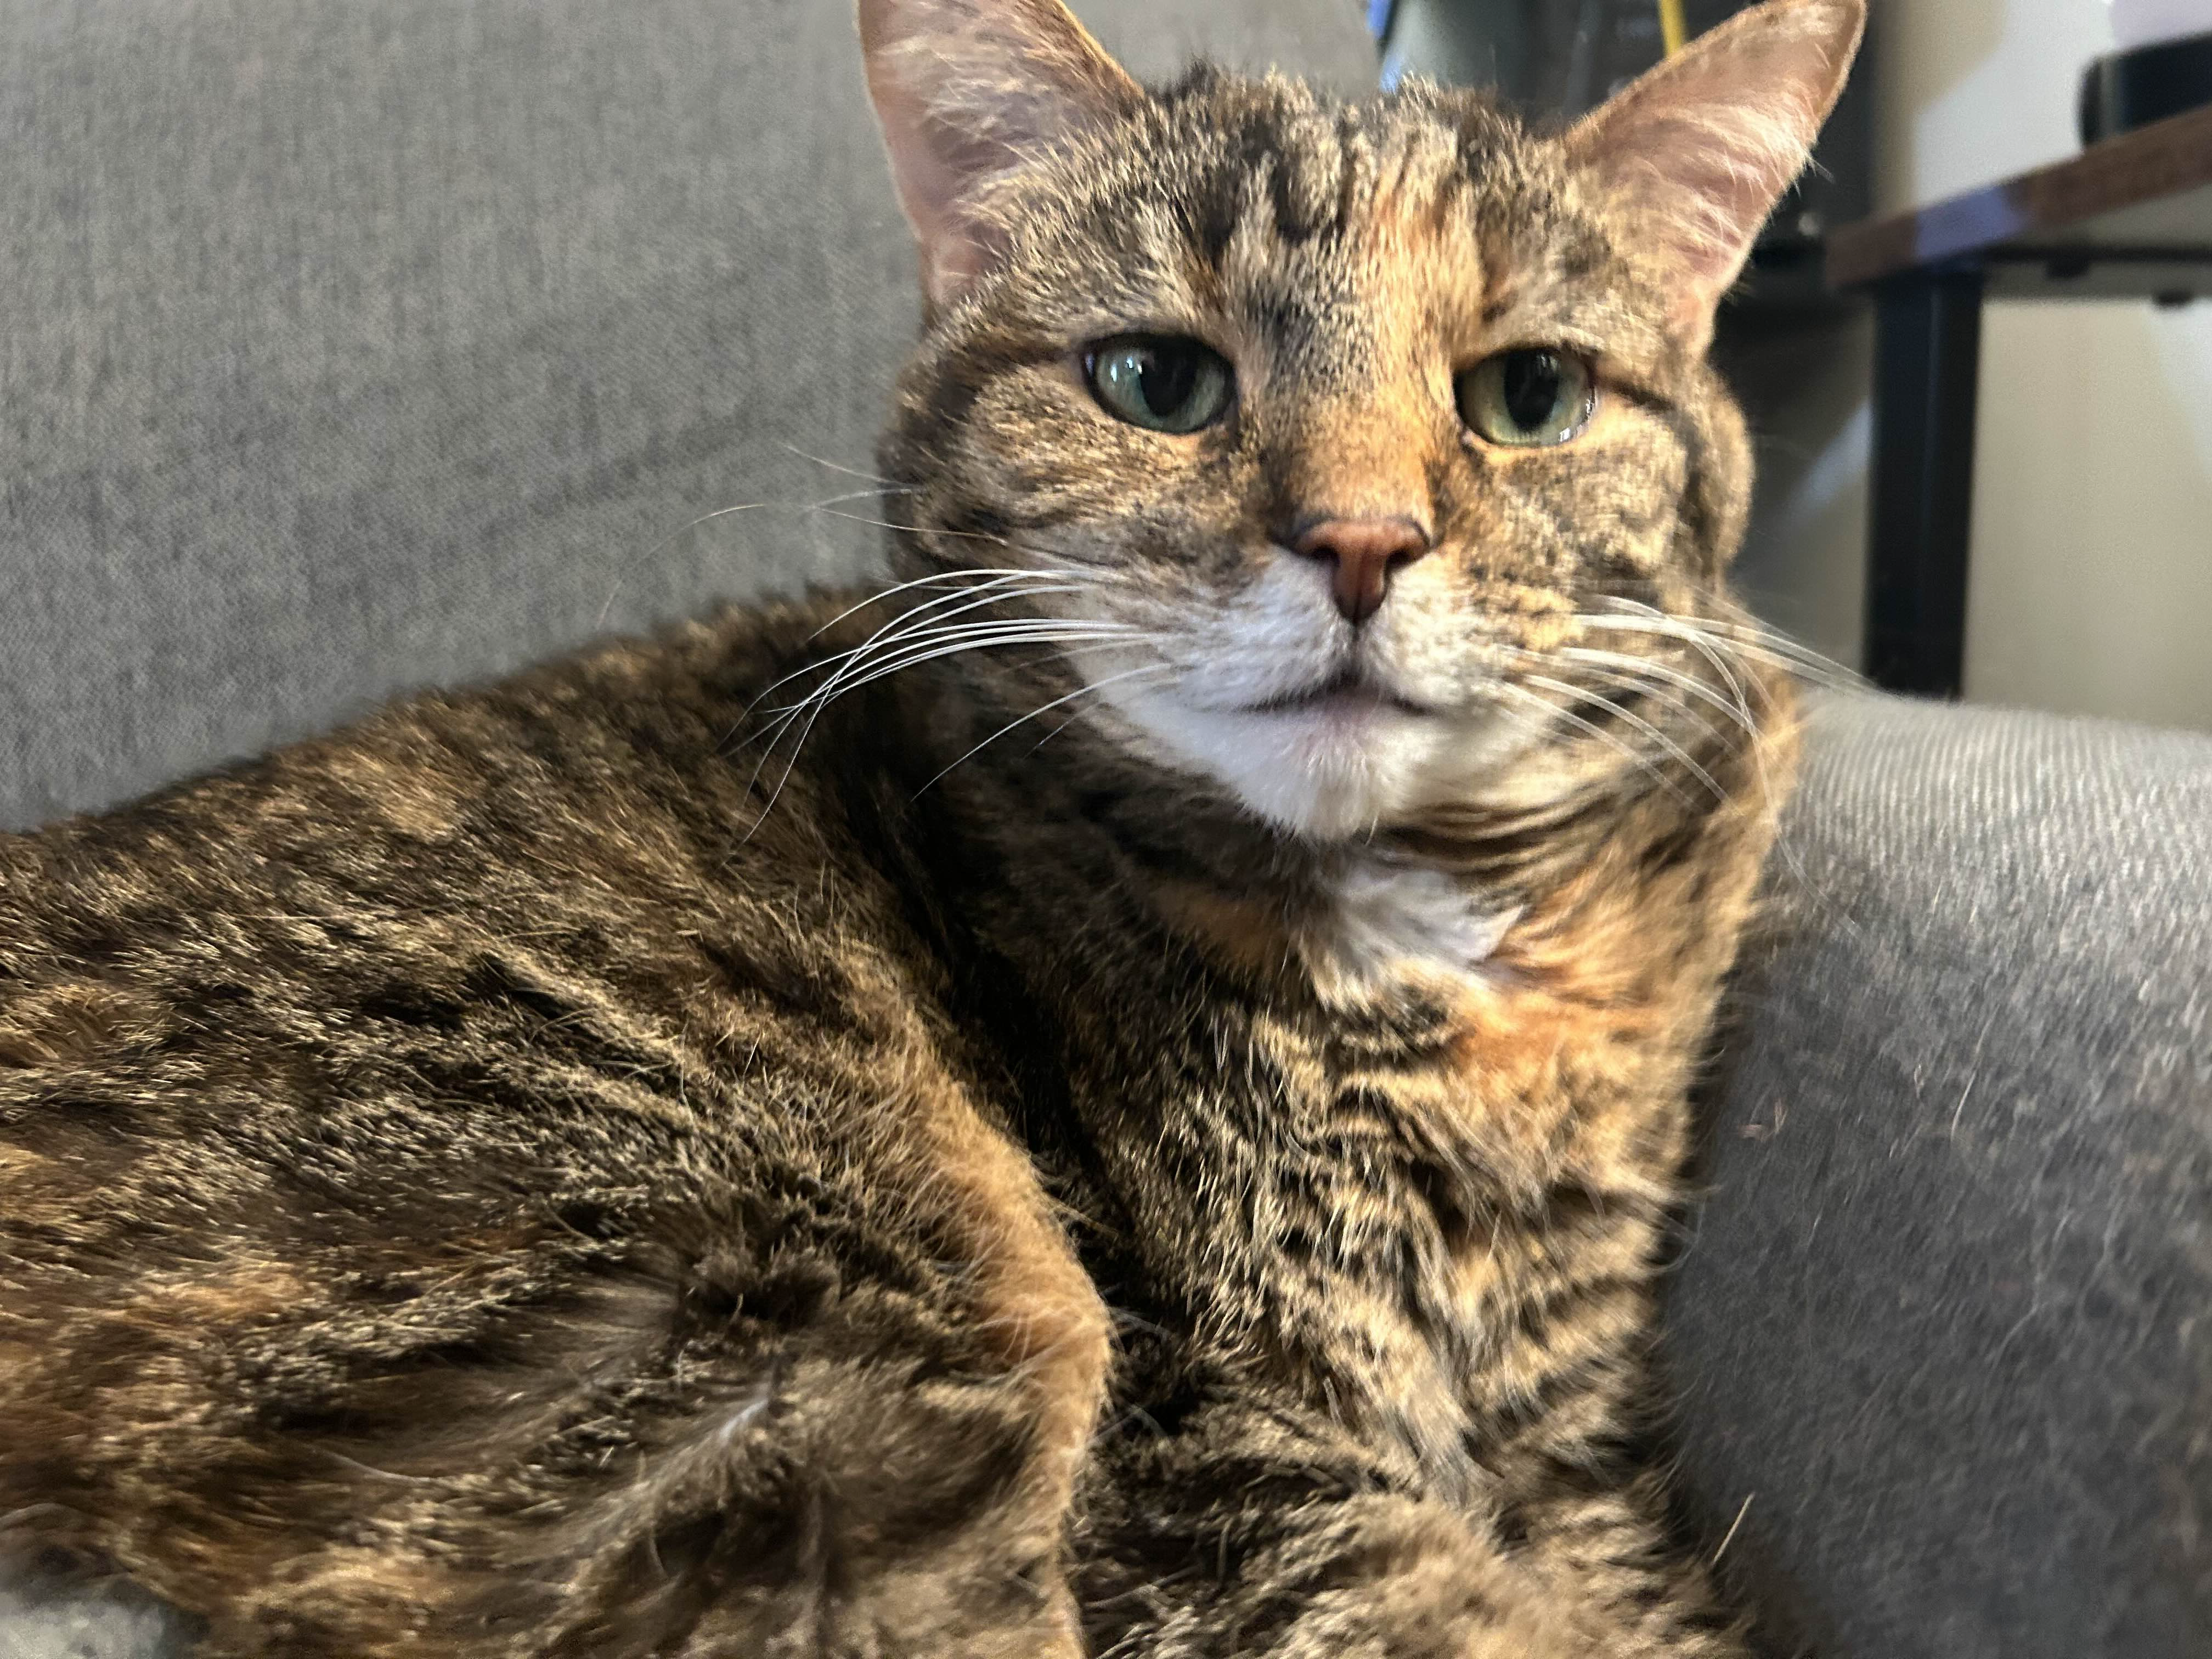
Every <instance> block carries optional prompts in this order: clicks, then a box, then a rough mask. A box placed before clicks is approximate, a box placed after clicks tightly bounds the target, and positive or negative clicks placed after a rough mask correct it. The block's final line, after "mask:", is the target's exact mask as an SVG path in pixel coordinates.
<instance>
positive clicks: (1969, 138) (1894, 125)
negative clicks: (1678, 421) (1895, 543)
mask: <svg viewBox="0 0 2212 1659" xmlns="http://www.w3.org/2000/svg"><path fill="white" fill-rule="evenodd" d="M1873 4H1874V16H1873V20H1872V23H1871V27H1870V31H1869V38H1868V42H1867V46H1866V49H1865V52H1864V53H1863V56H1862V58H1861V59H1860V64H1859V68H1858V70H1857V75H1856V76H1855V78H1854V82H1853V86H1852V88H1851V91H1850V94H1849V95H1848V100H1847V102H1846V104H1845V106H1844V107H1843V108H1842V109H1840V110H1839V111H1838V114H1837V118H1836V119H1835V121H1834V122H1833V123H1832V125H1831V127H1830V129H1829V131H1828V133H1827V134H1826V137H1824V139H1823V142H1822V146H1821V149H1820V153H1819V155H1818V158H1817V159H1818V161H1819V162H1820V166H1821V167H1822V168H1823V169H1824V172H1825V174H1826V176H1825V177H1824V178H1817V179H1814V181H1812V184H1811V186H1810V191H1809V197H1808V198H1804V199H1801V200H1800V201H1799V202H1798V203H1796V204H1793V206H1792V208H1790V209H1785V210H1784V213H1783V214H1782V215H1780V216H1778V219H1777V222H1776V225H1775V226H1774V227H1773V228H1772V229H1771V231H1770V234H1769V235H1768V237H1767V239H1766V240H1765V244H1764V245H1763V246H1762V248H1761V251H1760V255H1759V263H1758V265H1757V267H1756V268H1755V269H1754V270H1753V277H1752V280H1751V282H1750V283H1748V284H1747V288H1746V290H1745V292H1744V294H1743V295H1741V296H1740V298H1739V301H1738V302H1737V303H1736V304H1735V306H1734V307H1732V308H1731V309H1730V311H1729V313H1727V316H1726V319H1725V321H1724V324H1723V331H1722V336H1721V340H1720V343H1719V346H1718V348H1717V349H1718V352H1719V355H1720V358H1721V361H1722V362H1723V365H1724V367H1725V368H1726V369H1727V371H1728V373H1729V375H1730V377H1731V379H1732V380H1734V382H1735V385H1736V386H1737V388H1738V390H1739V391H1740V392H1741V394H1742V396H1743V398H1744V399H1745V402H1746V404H1747V407H1748V409H1749V410H1750V412H1751V414H1752V417H1753V423H1754V426H1755V428H1756V430H1757V433H1758V436H1759V456H1760V463H1761V470H1762V477H1761V490H1760V497H1759V513H1758V517H1757V520H1756V522H1755V524H1754V526H1753V532H1752V534H1751V538H1750V541H1749V543H1748V544H1747V547H1746V550H1745V553H1744V557H1743V562H1742V564H1741V568H1740V571H1741V574H1740V580H1741V585H1742V586H1744V587H1745V589H1746V590H1747V593H1748V595H1749V597H1750V598H1751V599H1753V602H1754V604H1756V605H1757V606H1758V607H1759V610H1760V611H1762V612H1763V613H1764V614H1765V616H1766V617H1768V619H1769V620H1771V621H1772V622H1774V623H1778V624H1779V625H1781V626H1783V627H1784V628H1786V629H1789V630H1790V632H1792V633H1794V634H1796V635H1798V636H1799V637H1800V638H1802V639H1803V640H1805V641H1807V642H1808V643H1809V644H1812V645H1814V646H1816V647H1819V648H1820V650H1821V651H1823V652H1825V653H1827V654H1828V655H1830V656H1832V657H1834V658H1836V659H1838V660H1839V661H1843V662H1846V663H1855V661H1856V659H1857V653H1858V649H1859V645H1858V641H1859V635H1860V623H1861V613H1862V608H1863V603H1864V597H1865V595H1864V587H1865V568H1866V535H1867V530H1866V518H1867V506H1868V490H1867V471H1868V460H1869V453H1870V445H1871V441H1872V428H1873V422H1872V415H1871V404H1870V390H1871V371H1872V365H1873V362H1874V350H1875V342H1874V325H1873V319H1872V313H1871V307H1870V306H1869V304H1868V303H1867V302H1866V301H1863V300H1861V299H1853V298H1838V297H1836V296H1832V295H1825V294H1823V292H1822V284H1821V283H1820V281H1819V279H1818V267H1819V259H1818V255H1817V250H1816V249H1815V248H1814V247H1813V246H1811V245H1812V244H1814V243H1816V242H1817V241H1818V240H1820V238H1821V237H1822V236H1824V235H1825V234H1826V233H1828V232H1830V231H1832V230H1833V229H1834V228H1835V227H1836V226H1838V225H1839V224H1842V223H1844V222H1848V221H1850V220H1853V219H1857V218H1860V217H1862V216H1866V215H1868V214H1874V215H1888V214H1893V213H1899V212H1902V211H1904V210H1908V209H1911V208H1916V207H1920V206H1923V205H1925V204H1929V203H1933V202H1936V201H1939V200H1942V198H1945V197H1952V196H1955V195H1959V194H1961V193H1963V192H1966V191H1971V190H1974V189H1977V188H1978V187H1980V186H1983V185H1988V184H1990V183H1992V182H1995V181H1996V180H1999V179H2006V178H2008V177H2009V176H2011V175H2013V174H2016V173H2021V172H2023V171H2025V170H2027V169H2028V168H2030V167H2037V166H2039V165H2041V164H2043V163H2046V162H2051V161H2060V160H2063V159H2065V158H2067V157H2069V156H2072V155H2076V154H2078V153H2079V152H2080V150H2081V138H2080V136H2079V134H2078V133H2077V131H2076V125H2075V114H2076V96H2077V90H2078V88H2079V85H2080V82H2081V78H2082V74H2083V71H2084V69H2085V68H2086V66H2087V65H2088V64H2090V63H2091V62H2092V60H2093V59H2096V58H2100V56H2103V55H2106V54H2109V53H2112V52H2114V51H2115V49H2116V47H2118V46H2136V45H2138V44H2141V43H2142V41H2143V40H2148V39H2151V38H2154V37H2156V36H2160V35H2162V34H2167V35H2170V34H2179V33H2187V32H2190V31H2191V30H2192V29H2195V30H2203V29H2212V7H2208V6H2205V5H2203V4H2197V3H2195V0H1873ZM1665 9H1666V7H1665V6H1664V5H1662V4H1661V3H1659V0H1397V3H1395V4H1393V3H1390V0H1377V3H1376V4H1374V5H1373V6H1372V7H1370V27H1371V28H1372V29H1373V30H1374V31H1375V32H1376V35H1377V38H1378V42H1379V43H1380V46H1381V50H1382V54H1383V76H1384V78H1385V79H1386V80H1392V79H1395V78H1397V77H1398V76H1402V75H1405V74H1407V73H1418V74H1423V75H1428V76H1434V77H1436V78H1439V79H1444V80H1451V81H1459V82H1484V83H1489V84H1494V85H1497V86H1498V87H1499V88H1501V89H1502V90H1503V91H1504V92H1505V93H1507V94H1509V95H1510V96H1512V97H1514V98H1516V100H1519V101H1521V102H1522V104H1524V105H1525V106H1528V107H1530V108H1532V109H1534V110H1537V111H1540V112H1558V113H1561V114H1572V113H1574V112H1577V110H1578V109H1579V108H1582V107H1586V106H1588V104H1589V103H1590V102H1593V101H1595V100H1596V99H1598V98H1601V97H1602V96H1603V95H1604V94H1605V92H1606V91H1607V88H1608V87H1609V86H1610V85H1611V84H1613V83H1614V82H1617V81H1618V80H1620V79H1621V78H1623V77H1625V76H1629V75H1632V74H1634V73H1636V72H1638V70H1642V69H1644V68H1645V67H1648V66H1649V65H1650V64H1652V63H1654V62H1656V60H1657V58H1658V56H1659V54H1660V52H1661V51H1662V48H1663V40H1662V33H1663V29H1664V27H1665V23H1664V19H1663V17H1662V13H1663V12H1664V11H1665ZM1684 9H1685V11H1686V27H1687V28H1688V30H1689V32H1690V33H1698V32H1699V31H1701V30H1702V29H1704V28H1705V27H1711V25H1712V24H1714V23H1716V22H1717V21H1721V19H1722V18H1723V17H1724V16H1725V15H1728V14H1729V13H1730V12H1733V11H1735V10H1736V9H1739V8H1738V6H1737V5H1735V4H1733V3H1729V0H1710V3H1705V0H1684ZM1807 214H1810V216H1811V221H1810V222H1808V223H1804V224H1802V225H1801V224H1800V223H1799V222H1798V220H1799V219H1801V218H1802V217H1803V216H1805V215H1807ZM1983 329H1984V332H1983V337H1982V356H1981V400H1980V410H1979V423H1978V453H1977V456H1976V461H1975V467H1974V484H1973V526H1972V555H1971V567H1970V568H1971V580H1970V582H1969V585H1968V589H1967V621H1966V678H1965V692H1966V696H1967V697H1968V698H1969V699H1970V700H1972V701H1977V702H2002V703H2008V704H2015V705H2020V706H2024V707H2028V708H2043V709H2050V710H2054V711H2057V712H2062V713H2073V714H2104V715H2111V716H2116V717H2119V718H2123V719H2128V720H2144V721H2153V722H2157V723H2160V724H2164V725H2171V726H2195V727H2199V728H2208V727H2212V301H2199V302H2197V303H2195V304H2192V305H2189V306H2186V307H2179V308H2175V309H2162V308H2160V307H2155V306H2154V305H2152V304H2150V303H2148V302H2145V301H2110V302H2093V301H2092V302H2069V303H2067V304H2064V305H2046V304H2039V303H2020V304H2002V303H1999V304H1991V305H1990V306H1989V307H1988V308H1987V310H1986V312H1985V314H1984V324H1983Z"/></svg>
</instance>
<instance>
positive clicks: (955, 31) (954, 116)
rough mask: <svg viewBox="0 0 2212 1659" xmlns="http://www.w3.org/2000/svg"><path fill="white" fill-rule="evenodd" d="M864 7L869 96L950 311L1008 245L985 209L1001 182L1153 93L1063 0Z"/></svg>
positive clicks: (934, 284)
mask: <svg viewBox="0 0 2212 1659" xmlns="http://www.w3.org/2000/svg"><path fill="white" fill-rule="evenodd" d="M860 46H861V49H862V51H863V52H865V53H866V57H867V64H868V94H869V96H870V97H871V98H872V99H873V100H875V106H876V118H877V119H878V121H879V122H881V123H882V124H883V130H884V145H885V147H886V148H887V149H889V150H890V159H891V175H892V177H893V179H895V180H896V183H897V185H898V194H899V204H900V205H901V206H902V207H903V208H905V210H906V216H907V218H908V221H909V222H911V223H912V224H913V226H914V232H915V237H916V238H917V239H918V240H919V241H920V242H921V284H922V289H923V291H924V292H925V294H927V296H928V300H929V303H930V306H931V307H932V308H933V309H937V308H939V307H944V306H946V305H949V304H951V302H952V301H954V300H956V299H957V298H958V297H959V295H961V294H962V293H963V291H964V290H965V289H967V287H968V286H969V284H970V283H973V282H974V281H975V278H976V277H977V276H980V275H981V273H982V272H984V271H985V270H988V269H989V268H990V265H991V263H992V261H993V260H994V259H995V258H998V257H999V255H1000V252H1001V251H1002V248H1003V234H1002V233H1001V232H1000V231H999V230H998V229H997V228H995V227H994V226H993V225H992V224H991V223H990V222H989V220H988V217H987V215H985V214H983V213H981V212H979V211H978V204H979V202H980V201H981V197H983V196H984V194H985V192H986V191H987V189H988V187H989V185H990V184H991V182H992V181H993V180H994V179H997V178H999V177H1000V176H1001V175H1003V174H1005V173H1008V172H1010V171H1011V170H1012V169H1013V168H1014V167H1018V166H1019V165H1020V164H1021V162H1022V161H1023V160H1024V157H1026V156H1027V155H1030V154H1032V153H1033V152H1035V151H1036V150H1037V149H1042V148H1043V147H1044V146H1047V145H1048V144H1051V143H1054V141H1055V140H1058V139H1060V138H1063V137H1067V136H1069V135H1071V134H1073V133H1075V132H1079V131H1084V130H1085V129H1087V128H1091V127H1094V126H1098V125H1105V124H1107V123H1109V122H1111V121H1113V120H1115V118H1118V117H1120V116H1121V115H1124V114H1126V113H1127V112H1128V111H1129V110H1130V109H1131V108H1133V107H1134V106H1136V105H1137V104H1138V103H1139V102H1140V101H1141V100H1143V97H1144V93H1143V91H1142V90H1141V89H1140V88H1139V87H1138V85H1137V83H1136V82H1134V81H1133V80H1131V79H1130V78H1129V76H1128V75H1127V72H1126V71H1124V70H1122V68H1121V65H1120V64H1116V63H1115V61H1114V60H1113V59H1112V58H1109V57H1108V56H1107V54H1106V52H1105V49H1104V48H1103V47H1102V46H1099V44H1098V43H1097V41H1096V40H1092V39H1091V36H1090V35H1089V34H1088V33H1085V30H1084V27H1083V25H1082V24H1080V23H1079V22H1077V21H1075V19H1074V18H1073V16H1072V15H1070V14H1069V12H1068V10H1067V8H1066V7H1065V6H1063V5H1061V4H1060V0H860Z"/></svg>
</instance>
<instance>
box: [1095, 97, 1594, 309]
mask: <svg viewBox="0 0 2212 1659" xmlns="http://www.w3.org/2000/svg"><path fill="white" fill-rule="evenodd" d="M1069 182H1075V183H1077V184H1079V186H1080V187H1081V188H1082V194H1083V196H1084V197H1085V204H1086V208H1085V210H1084V211H1081V212H1080V213H1079V214H1077V215H1076V216H1074V219H1073V222H1074V223H1075V224H1077V225H1079V227H1080V233H1079V236H1080V240H1082V241H1083V242H1084V243H1085V244H1087V248H1085V250H1084V252H1088V253H1090V254H1091V255H1092V256H1093V257H1092V258H1091V260H1090V261H1089V265H1090V269H1089V272H1088V276H1089V277H1090V278H1091V280H1093V281H1101V282H1103V283H1107V284H1108V285H1109V287H1110V288H1111V289H1113V294H1112V298H1111V301H1110V303H1113V304H1115V305H1118V306H1121V307H1134V308H1138V309H1142V308H1144V307H1154V308H1156V309H1159V310H1161V312H1162V314H1161V315H1160V316H1159V317H1158V319H1157V320H1158V321H1161V322H1167V321H1170V320H1173V317H1172V314H1171V313H1174V312H1176V311H1186V312H1188V313H1189V314H1190V316H1191V317H1192V318H1198V317H1206V316H1221V317H1225V318H1227V319H1229V320H1230V321H1231V323H1232V324H1242V325H1245V326H1248V327H1249V330H1250V331H1252V333H1253V334H1254V335H1255V336H1256V337H1264V338H1265V339H1267V341H1269V342H1270V343H1273V344H1274V345H1276V346H1278V347H1285V348H1291V349H1307V350H1313V351H1322V350H1326V349H1339V350H1352V349H1359V348H1360V346H1361V345H1362V344H1363V343H1366V344H1371V343H1373V337H1374V336H1375V335H1376V333H1377V331H1383V332H1389V331H1391V330H1392V329H1393V327H1394V326H1395V327H1414V326H1419V327H1422V328H1428V327H1431V326H1433V325H1435V324H1436V322H1437V319H1438V318H1439V317H1446V318H1449V319H1452V320H1453V322H1454V323H1455V325H1461V326H1464V327H1473V326H1474V325H1476V324H1477V323H1478V322H1480V319H1485V318H1493V319H1494V318H1496V317H1497V316H1498V315H1499V314H1501V313H1504V311H1505V310H1507V309H1508V308H1510V307H1512V306H1515V305H1516V304H1520V305H1528V304H1532V303H1533V304H1536V305H1540V306H1541V305H1542V304H1543V303H1545V302H1546V301H1547V300H1557V299H1559V298H1560V297H1562V296H1566V295H1574V294H1577V293H1580V294H1582V295H1584V296H1585V297H1586V296H1587V295H1588V294H1589V290H1590V289H1591V288H1592V286H1593V284H1594V283H1598V282H1599V281H1600V279H1601V277H1602V276H1603V274H1604V273H1605V272H1606V270H1607V264H1608V258H1609V248H1608V244H1607V240H1606V237H1605V234H1604V231H1603V228H1602V226H1601V223H1600V222H1597V221H1596V220H1595V219H1594V218H1593V216H1591V215H1590V213H1589V210H1588V208H1587V205H1586V204H1583V202H1581V201H1580V200H1579V199H1578V198H1577V195H1576V192H1575V190H1574V188H1573V185H1572V181H1571V176H1570V174H1569V173H1568V170H1567V168H1566V167H1565V164H1564V161H1562V159H1561V155H1560V150H1559V145H1558V144H1557V143H1554V142H1553V141H1550V140H1548V139H1546V138H1543V137H1538V136H1535V135H1532V134H1531V133H1529V132H1528V131H1527V130H1526V129H1525V128H1524V127H1522V125H1521V124H1520V123H1519V122H1518V121H1517V120H1516V119H1515V118H1512V117H1511V116H1510V115H1509V114H1506V113H1504V112H1502V111H1500V110H1499V109H1498V108H1497V107H1496V106H1494V105H1493V104H1492V103H1491V102H1490V101H1489V100H1487V99H1486V97H1484V96H1483V95H1481V94H1472V93H1460V92H1452V91H1446V90H1443V89H1440V88H1431V87H1414V88H1408V89H1406V90H1403V91H1401V92H1399V93H1395V94H1383V95H1378V96H1376V97H1372V98H1368V99H1363V100H1356V101H1354V100H1340V99H1335V98H1332V97H1330V96H1328V95H1327V94H1323V93H1321V92H1317V91H1316V90H1314V89H1312V88H1308V87H1306V86H1304V85H1303V84H1300V83H1298V82H1291V81H1286V80H1282V79H1279V78H1276V77H1269V78H1267V79H1244V78H1241V77H1237V76H1229V75H1225V74H1221V73H1218V72H1212V71H1207V72H1201V73H1200V74H1197V75H1195V76H1193V77H1191V78H1190V79H1188V80H1187V81H1185V82H1182V83H1180V84H1178V85H1176V86H1175V87H1172V88H1168V89H1166V90H1165V91H1164V92H1162V93H1160V94H1158V95H1157V97H1156V99H1155V100H1154V102H1153V105H1152V108H1151V110H1150V111H1148V112H1147V115H1146V118H1144V119H1143V120H1141V121H1140V122H1139V123H1138V124H1136V125H1135V126H1134V127H1133V129H1132V130H1130V131H1127V133H1125V134H1124V135H1122V137H1121V140H1120V142H1119V143H1116V144H1115V146H1114V147H1112V148H1111V149H1109V150H1107V151H1105V152H1103V153H1102V154H1099V155H1097V158H1096V164H1095V165H1094V166H1093V167H1092V168H1091V170H1090V172H1089V173H1088V176H1087V177H1083V178H1081V179H1078V180H1074V181H1070V180H1066V179H1062V180H1057V181H1054V183H1055V185H1066V183H1069ZM1102 253H1103V254H1104V255H1107V256H1109V257H1107V258H1103V259H1100V258H1096V257H1095V256H1096V255H1097V254H1102ZM1075 263H1078V264H1080V263H1083V261H1082V260H1081V258H1080V256H1079V259H1078V261H1076V262H1075ZM1074 274H1075V273H1074V272H1073V271H1071V275H1072V276H1073V275H1074ZM1077 280H1078V282H1079V285H1082V286H1088V285H1089V284H1088V283H1085V282H1083V281H1082V279H1081V278H1080V277H1078V278H1077Z"/></svg>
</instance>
